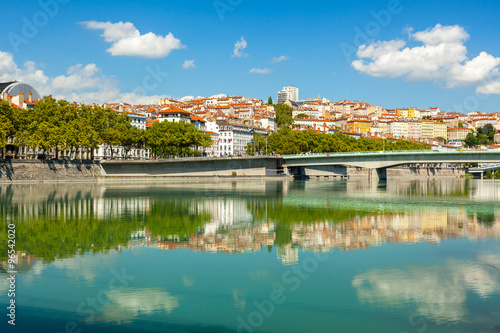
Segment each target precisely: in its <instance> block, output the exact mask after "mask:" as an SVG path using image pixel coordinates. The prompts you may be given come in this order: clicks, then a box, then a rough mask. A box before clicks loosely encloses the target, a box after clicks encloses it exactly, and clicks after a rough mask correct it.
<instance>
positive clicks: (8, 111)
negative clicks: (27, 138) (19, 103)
mask: <svg viewBox="0 0 500 333" xmlns="http://www.w3.org/2000/svg"><path fill="white" fill-rule="evenodd" d="M14 122H15V121H14V108H13V107H12V106H10V105H9V102H7V101H0V148H1V149H2V158H3V157H4V148H5V146H6V145H7V139H8V138H9V137H12V136H13V135H14V133H15V125H14Z"/></svg>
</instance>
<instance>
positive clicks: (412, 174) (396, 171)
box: [387, 167, 467, 179]
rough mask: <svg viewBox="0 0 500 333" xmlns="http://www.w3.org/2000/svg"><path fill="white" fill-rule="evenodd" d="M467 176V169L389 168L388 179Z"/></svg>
mask: <svg viewBox="0 0 500 333" xmlns="http://www.w3.org/2000/svg"><path fill="white" fill-rule="evenodd" d="M466 174H467V169H466V168H432V167H422V168H419V167H412V168H389V169H387V178H389V179H391V178H429V179H432V178H460V177H462V176H464V175H466Z"/></svg>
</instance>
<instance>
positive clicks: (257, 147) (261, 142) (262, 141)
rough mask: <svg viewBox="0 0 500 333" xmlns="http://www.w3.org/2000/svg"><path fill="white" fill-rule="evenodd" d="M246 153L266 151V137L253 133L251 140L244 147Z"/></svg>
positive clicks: (252, 153)
mask: <svg viewBox="0 0 500 333" xmlns="http://www.w3.org/2000/svg"><path fill="white" fill-rule="evenodd" d="M245 149H246V154H247V155H255V154H256V153H260V152H262V153H266V137H265V136H264V135H262V134H261V133H255V134H254V136H253V138H252V140H251V141H250V142H249V143H248V144H247V146H246V147H245Z"/></svg>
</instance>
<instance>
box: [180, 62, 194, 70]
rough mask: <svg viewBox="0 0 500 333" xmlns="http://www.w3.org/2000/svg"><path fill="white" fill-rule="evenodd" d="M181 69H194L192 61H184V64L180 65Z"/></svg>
mask: <svg viewBox="0 0 500 333" xmlns="http://www.w3.org/2000/svg"><path fill="white" fill-rule="evenodd" d="M182 68H184V69H189V68H196V65H195V63H194V60H186V61H184V64H183V65H182Z"/></svg>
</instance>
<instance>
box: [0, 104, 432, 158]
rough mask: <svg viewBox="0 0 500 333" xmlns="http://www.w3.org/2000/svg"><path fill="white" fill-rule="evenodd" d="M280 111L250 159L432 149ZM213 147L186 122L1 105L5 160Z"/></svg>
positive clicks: (0, 145)
mask: <svg viewBox="0 0 500 333" xmlns="http://www.w3.org/2000/svg"><path fill="white" fill-rule="evenodd" d="M276 111H277V122H278V126H279V127H280V128H281V129H280V130H279V131H278V132H276V133H271V134H270V135H269V136H268V137H265V136H264V135H262V134H256V135H255V136H254V138H253V139H252V141H251V142H250V143H249V144H248V145H247V147H246V153H247V154H248V155H254V154H256V153H259V154H260V153H268V152H269V153H271V152H272V153H275V154H296V153H302V152H314V153H324V152H351V151H353V152H355V151H380V150H383V149H385V150H423V149H430V147H429V146H428V145H426V144H425V143H419V142H411V141H404V140H398V141H395V140H369V139H363V138H360V139H354V138H351V137H349V136H347V135H344V134H339V133H336V134H325V133H315V132H313V131H303V132H300V131H299V132H297V131H293V130H291V129H290V126H291V124H292V122H293V119H292V115H291V108H290V107H288V106H286V105H276ZM211 144H212V142H211V140H210V135H209V134H206V133H204V132H203V131H200V130H198V129H196V127H195V126H194V125H192V124H188V123H184V122H179V123H171V122H166V121H165V122H161V123H159V122H158V123H154V124H153V125H152V126H151V127H150V128H149V129H147V130H141V129H138V128H137V127H135V126H133V125H132V124H131V119H130V117H129V116H128V115H127V114H126V113H117V112H116V111H113V110H111V109H109V108H102V107H99V106H93V107H88V106H85V105H80V106H77V105H75V104H73V103H69V102H66V101H64V100H59V101H58V100H56V99H54V98H52V97H45V98H44V99H43V100H42V101H40V102H38V104H37V105H36V106H35V108H34V109H15V108H13V107H12V106H11V105H9V103H8V102H7V101H1V102H0V149H1V157H2V158H3V157H4V156H5V147H6V146H7V145H13V146H14V147H28V148H32V149H33V151H34V152H36V151H37V150H38V151H41V152H42V153H41V155H42V156H46V155H47V154H48V152H51V156H52V157H53V158H55V159H59V158H72V159H84V158H87V159H94V150H95V149H98V148H99V146H100V145H106V146H108V147H109V148H111V152H112V154H113V147H116V146H121V147H122V148H123V156H116V157H122V158H123V157H124V158H126V157H127V155H128V153H129V152H130V151H131V150H132V149H143V148H144V149H150V150H151V156H152V157H153V158H165V157H172V156H200V155H201V150H202V149H203V148H206V147H209V146H210V145H211ZM26 151H27V150H26ZM112 156H113V155H112ZM21 157H24V158H26V157H28V156H26V154H25V155H24V156H21Z"/></svg>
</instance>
